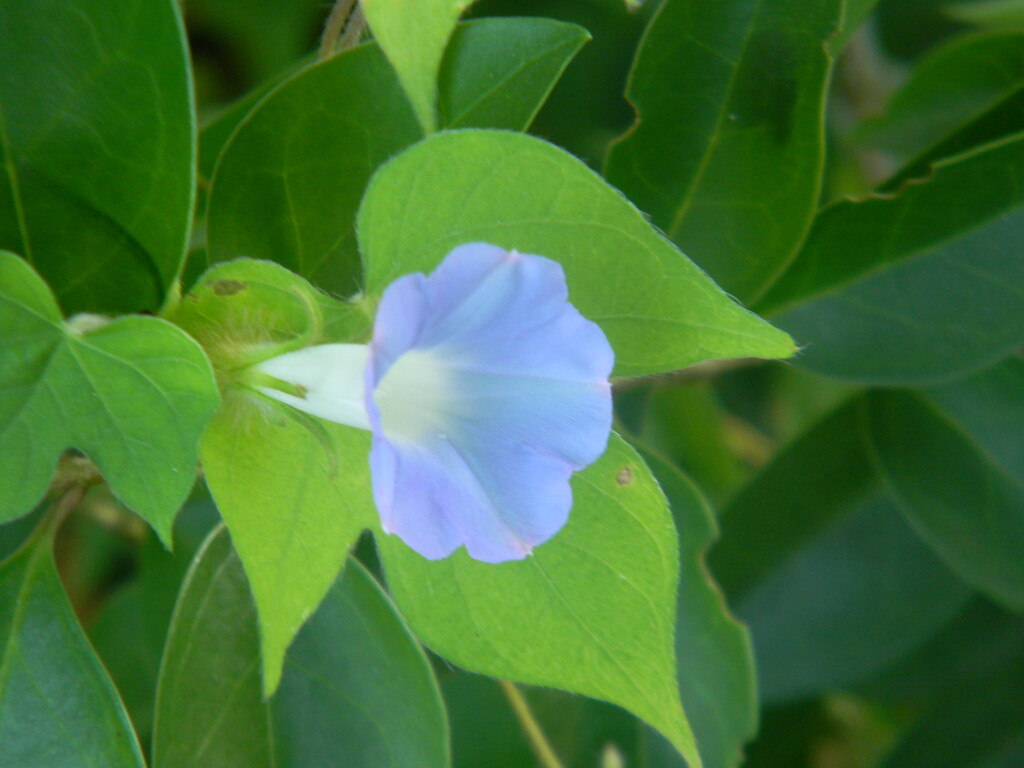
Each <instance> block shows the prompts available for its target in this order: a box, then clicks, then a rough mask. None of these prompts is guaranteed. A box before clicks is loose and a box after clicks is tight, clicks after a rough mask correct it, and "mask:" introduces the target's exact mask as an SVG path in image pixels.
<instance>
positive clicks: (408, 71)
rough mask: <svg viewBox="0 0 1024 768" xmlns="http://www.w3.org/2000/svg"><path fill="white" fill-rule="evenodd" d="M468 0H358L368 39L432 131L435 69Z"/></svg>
mask: <svg viewBox="0 0 1024 768" xmlns="http://www.w3.org/2000/svg"><path fill="white" fill-rule="evenodd" d="M472 1H473V0H417V1H416V2H415V3H410V2H407V0H362V7H363V12H364V13H366V21H367V22H368V23H369V25H370V29H371V30H372V31H373V37H374V39H375V40H376V41H377V43H378V44H379V45H380V47H381V50H383V51H384V53H385V55H387V57H388V61H390V62H391V65H392V66H393V67H394V68H395V72H396V73H397V74H398V79H399V81H400V82H401V83H402V89H403V90H404V91H405V95H406V96H407V97H408V98H409V102H410V103H411V104H412V108H413V111H414V112H415V113H416V119H417V120H419V123H420V126H421V127H422V128H423V131H424V132H426V133H431V132H433V131H435V130H437V113H436V102H437V73H438V70H439V69H440V67H441V57H442V56H444V49H445V46H447V44H448V38H449V37H450V36H451V34H452V30H454V29H455V23H456V22H457V21H458V20H459V16H460V15H461V14H462V12H463V11H464V10H465V9H466V8H467V7H468V6H469V5H470V4H471V3H472Z"/></svg>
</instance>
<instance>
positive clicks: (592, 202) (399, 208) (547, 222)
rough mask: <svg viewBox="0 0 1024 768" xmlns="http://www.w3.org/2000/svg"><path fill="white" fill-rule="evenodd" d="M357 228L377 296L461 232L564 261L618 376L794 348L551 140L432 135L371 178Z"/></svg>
mask: <svg viewBox="0 0 1024 768" xmlns="http://www.w3.org/2000/svg"><path fill="white" fill-rule="evenodd" d="M358 229H359V244H360V247H361V249H362V252H363V264H364V272H365V276H366V290H367V292H368V293H370V294H378V293H380V292H381V291H382V290H383V289H384V287H385V286H387V284H388V283H390V282H391V281H392V280H394V279H395V278H396V277H398V276H400V275H402V274H406V273H410V272H420V271H428V270H431V269H433V268H434V267H435V266H436V265H437V264H438V263H439V262H440V261H441V259H442V258H443V257H444V256H445V254H447V253H448V252H449V251H450V250H451V249H452V248H453V247H455V246H456V245H459V244H461V243H467V242H473V241H484V242H488V243H493V244H495V245H499V246H501V247H503V248H508V249H515V250H518V251H521V252H524V253H535V254H539V255H541V256H546V257H548V258H550V259H554V260H555V261H558V262H560V263H561V265H562V266H563V267H564V269H565V273H566V279H567V280H568V284H569V296H570V297H571V299H572V302H573V304H575V306H576V307H577V308H578V309H579V310H580V312H582V313H583V314H584V315H585V316H586V317H588V318H589V319H591V320H593V321H595V322H597V323H598V324H600V325H601V327H602V329H603V330H604V332H605V333H606V334H607V335H608V338H609V340H610V341H611V344H612V347H613V348H614V349H615V353H616V368H615V372H616V374H617V375H620V376H624V375H639V374H646V373H655V372H661V371H667V370H672V369H674V368H681V367H683V366H685V365H689V364H691V363H696V362H699V361H701V360H707V359H711V358H721V357H743V356H748V357H785V356H787V355H789V354H791V353H792V351H793V347H792V343H791V340H790V339H789V338H788V337H787V336H786V335H785V334H783V333H780V332H779V331H777V330H775V329H774V328H772V327H771V326H769V325H768V324H767V323H765V322H764V321H763V320H761V319H760V318H758V317H756V316H755V315H752V314H751V313H749V312H747V311H746V310H745V309H743V308H742V307H740V306H738V305H737V304H736V303H734V302H733V301H732V300H731V299H730V298H729V297H728V296H726V295H725V294H723V293H722V292H721V291H720V290H719V289H718V288H717V287H716V286H715V284H714V283H712V282H711V281H710V280H709V279H708V278H707V277H706V276H705V275H704V274H703V273H702V272H701V271H700V270H699V269H698V268H697V267H695V266H694V265H693V264H692V263H690V262H689V261H687V259H686V257H684V256H683V255H682V254H681V253H679V251H677V250H676V249H675V248H674V247H672V245H671V244H670V243H669V242H667V241H666V240H665V239H664V238H662V237H661V236H660V235H659V234H658V233H657V232H656V231H655V230H654V229H652V228H651V226H650V225H649V224H648V223H647V222H646V221H645V220H644V217H643V215H642V214H641V213H640V212H639V211H637V210H636V209H635V208H634V207H633V206H632V205H630V204H629V203H628V201H626V200H625V199H623V198H622V196H621V195H619V194H618V193H617V192H616V191H615V190H614V189H612V188H611V187H609V186H608V185H607V184H606V183H605V182H604V181H603V180H602V179H601V178H600V177H599V176H598V175H597V174H595V173H594V172H593V171H591V170H590V169H588V168H587V167H586V166H585V165H583V163H581V162H580V161H579V160H576V159H575V158H573V157H571V156H569V155H567V154H565V153H564V152H562V151H561V150H559V149H557V148H556V147H553V146H551V145H550V144H547V143H545V142H543V141H541V140H540V139H535V138H532V137H529V136H523V135H520V134H514V133H506V132H502V131H480V130H473V131H453V132H449V133H442V134H438V135H435V136H431V137H430V138H428V139H426V140H424V141H422V142H420V143H419V144H417V145H416V146H414V147H412V148H410V149H409V150H407V151H406V152H404V153H402V154H401V155H400V156H399V157H397V158H395V159H394V160H392V161H390V162H389V163H388V164H387V165H386V166H384V167H383V168H382V169H381V170H380V171H379V172H378V173H377V174H376V175H375V176H374V178H373V180H372V182H371V183H370V187H369V188H368V189H367V191H366V196H365V197H364V199H363V204H362V206H361V207H360V210H359V218H358ZM622 275H628V278H629V279H628V280H622V279H617V277H616V276H622Z"/></svg>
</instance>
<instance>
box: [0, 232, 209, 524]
mask: <svg viewBox="0 0 1024 768" xmlns="http://www.w3.org/2000/svg"><path fill="white" fill-rule="evenodd" d="M91 322H92V321H91V319H90V318H84V319H80V320H78V321H77V322H75V321H73V322H70V323H63V322H62V321H61V315H60V310H59V309H58V308H57V303H56V301H54V298H53V295H52V294H51V293H50V292H49V289H48V288H47V287H46V284H45V283H44V282H43V281H42V280H41V279H40V278H39V276H38V275H37V274H35V272H33V271H32V268H31V267H29V266H28V265H27V264H26V263H25V262H23V261H22V260H21V259H19V258H18V257H17V256H14V255H12V254H9V253H2V252H0V337H2V338H3V339H4V343H3V345H2V346H0V393H2V396H0V452H2V461H0V500H2V501H0V520H9V519H11V518H12V517H17V516H18V515H20V514H23V513H24V512H27V511H28V510H29V509H30V508H31V507H32V506H34V505H35V504H36V502H38V501H39V499H40V497H41V496H42V495H43V492H44V491H45V490H46V487H47V483H48V482H49V480H50V475H51V474H52V472H53V468H54V466H55V464H56V462H57V458H58V456H59V455H60V453H61V451H63V450H64V449H66V448H72V447H73V448H77V449H78V450H80V451H83V452H84V453H86V454H87V455H88V456H89V458H91V459H92V460H93V461H94V462H95V463H96V466H97V467H98V468H99V470H100V472H102V473H103V476H104V478H105V479H106V481H107V483H108V484H109V486H110V489H111V490H112V491H113V492H114V494H115V495H117V497H118V498H119V499H120V500H121V501H122V502H123V503H124V504H125V506H127V507H129V508H130V509H132V510H134V511H135V512H137V513H138V514H140V515H141V516H142V517H144V518H145V519H146V520H147V521H148V522H149V523H150V524H151V525H152V526H153V528H154V529H156V531H157V533H159V534H160V537H161V538H162V539H163V540H164V542H165V543H168V544H169V543H170V535H171V524H172V522H173V520H174V515H175V513H176V512H177V511H178V508H179V507H180V506H181V505H182V503H183V502H184V501H185V497H186V496H187V495H188V491H189V489H190V488H191V487H192V482H193V480H194V478H195V472H196V458H197V457H196V454H197V451H198V447H199V436H200V434H201V433H202V430H203V427H204V426H205V425H206V422H207V420H208V419H209V418H210V416H211V415H212V414H213V412H214V410H215V409H216V408H217V403H218V402H219V399H220V398H219V396H218V394H217V387H216V384H215V383H214V379H213V372H212V371H211V369H210V363H209V362H208V361H207V359H206V357H205V355H204V354H203V351H202V350H201V349H200V348H199V346H198V345H197V344H196V343H195V342H194V341H193V340H192V339H190V338H189V337H188V336H186V335H185V334H184V333H183V332H182V331H181V330H180V329H178V328H176V327H174V326H173V325H171V324H170V323H168V322H166V321H164V320H160V319H157V318H155V317H125V318H121V319H120V320H115V321H113V322H110V323H105V324H104V322H103V321H102V320H99V321H98V327H95V328H90V323H91Z"/></svg>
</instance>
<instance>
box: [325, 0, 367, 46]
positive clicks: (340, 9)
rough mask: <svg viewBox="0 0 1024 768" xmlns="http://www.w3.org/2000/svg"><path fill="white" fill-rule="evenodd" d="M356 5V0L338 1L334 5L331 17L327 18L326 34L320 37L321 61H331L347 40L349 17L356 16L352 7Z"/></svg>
mask: <svg viewBox="0 0 1024 768" xmlns="http://www.w3.org/2000/svg"><path fill="white" fill-rule="evenodd" d="M355 4H356V0H337V2H336V3H335V4H334V7H333V8H332V9H331V15H330V16H328V17H327V23H326V24H324V33H323V35H321V36H320V51H319V53H317V59H319V60H320V61H323V60H324V59H329V58H330V57H331V56H333V55H334V54H335V53H337V51H338V48H339V46H340V44H343V43H344V42H345V41H346V40H347V38H348V35H346V34H345V28H346V27H347V26H349V17H350V16H353V17H354V16H355V14H353V13H352V6H354V5H355ZM357 13H358V11H357ZM360 16H361V14H360ZM343 36H344V37H343ZM357 39H358V38H357Z"/></svg>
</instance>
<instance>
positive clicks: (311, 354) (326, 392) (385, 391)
mask: <svg viewBox="0 0 1024 768" xmlns="http://www.w3.org/2000/svg"><path fill="white" fill-rule="evenodd" d="M369 354H370V350H369V347H368V346H367V345H365V344H323V345H321V346H317V347H308V348H306V349H300V350H298V351H296V352H289V353H288V354H285V355H281V356H279V357H275V358H274V359H272V360H267V361H266V362H264V363H261V364H260V366H259V368H260V370H261V371H263V372H264V373H266V374H269V375H270V376H273V377H274V378H275V379H280V380H281V381H283V382H285V383H287V384H289V385H291V386H293V387H295V388H296V389H298V390H299V391H300V392H301V393H302V394H301V395H294V394H290V393H287V392H281V391H279V390H277V389H273V388H271V387H260V391H262V392H263V393H264V394H266V395H269V396H270V397H273V398H274V399H276V400H280V401H281V402H283V403H287V404H288V405H291V406H293V407H295V408H298V409H299V410H302V411H305V412H306V413H309V414H312V415H313V416H318V417H320V418H323V419H328V420H329V421H333V422H336V423H339V424H345V425H347V426H350V427H357V428H359V429H370V421H369V417H368V416H367V413H366V400H365V392H366V389H365V387H366V384H365V371H366V365H367V361H368V360H369ZM373 402H374V404H375V405H376V406H377V411H378V413H379V414H380V425H381V429H382V430H383V432H384V433H385V434H386V435H387V436H388V437H391V438H396V439H400V440H409V441H419V440H423V439H430V438H444V437H445V436H446V433H445V415H446V414H447V413H450V409H449V404H450V402H451V374H450V373H449V372H448V371H447V370H446V369H445V366H444V365H443V364H442V363H441V362H440V360H439V359H438V356H437V355H436V354H435V353H434V352H432V351H429V350H418V349H413V350H409V351H408V352H406V353H404V354H403V355H402V356H401V357H399V358H398V360H397V361H395V363H394V365H392V366H391V368H390V369H389V370H388V371H387V373H385V374H384V377H383V378H382V379H381V381H380V382H379V383H378V385H377V388H376V389H375V390H374V392H373Z"/></svg>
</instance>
